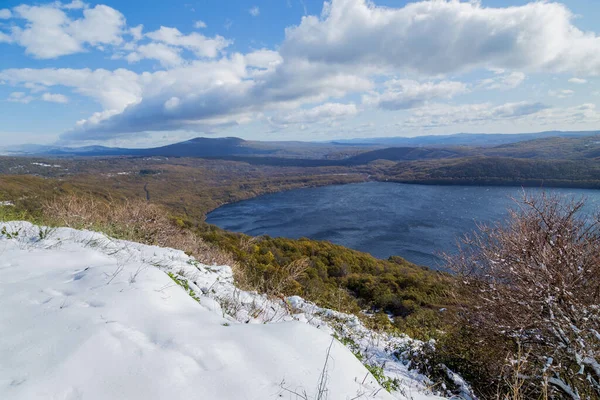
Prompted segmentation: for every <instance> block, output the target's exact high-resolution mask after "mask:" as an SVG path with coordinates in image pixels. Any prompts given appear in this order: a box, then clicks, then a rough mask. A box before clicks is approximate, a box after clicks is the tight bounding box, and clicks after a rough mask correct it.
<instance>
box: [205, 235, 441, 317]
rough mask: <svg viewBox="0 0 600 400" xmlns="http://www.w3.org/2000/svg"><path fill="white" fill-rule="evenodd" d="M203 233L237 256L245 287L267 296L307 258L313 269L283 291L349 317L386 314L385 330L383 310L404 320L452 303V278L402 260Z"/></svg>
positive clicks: (305, 243)
mask: <svg viewBox="0 0 600 400" xmlns="http://www.w3.org/2000/svg"><path fill="white" fill-rule="evenodd" d="M199 234H200V235H201V237H202V238H203V239H204V240H205V241H208V242H210V243H213V244H215V245H217V246H219V247H220V248H221V249H223V250H226V251H228V252H230V253H231V254H233V255H234V257H235V259H236V260H237V261H238V262H239V264H240V265H241V266H243V269H244V283H246V284H247V285H248V286H250V287H252V288H255V289H256V290H259V291H263V292H264V291H265V289H266V288H265V287H261V284H263V283H264V282H268V281H269V280H272V279H274V277H278V276H281V275H284V274H286V273H287V271H286V268H285V266H286V265H289V264H290V263H292V262H294V261H296V260H299V259H306V260H307V262H308V268H307V269H306V270H305V271H304V273H303V274H302V275H301V276H300V277H298V278H296V279H294V281H293V282H291V283H290V284H288V285H287V286H286V287H284V288H283V293H281V294H282V295H285V296H290V295H301V296H303V297H305V298H306V299H308V300H311V301H314V302H315V303H317V304H318V305H320V306H322V307H327V308H332V309H334V310H339V311H343V312H349V313H358V312H359V311H360V310H362V309H369V310H373V311H376V312H377V311H381V312H382V313H380V314H376V320H374V319H373V318H372V320H374V321H373V322H372V323H373V324H375V325H377V326H379V327H381V328H391V323H390V322H389V319H388V318H387V315H385V314H384V313H383V312H386V313H389V314H391V315H392V316H394V317H399V318H400V319H403V318H407V317H409V316H411V315H413V314H415V313H417V312H418V311H420V310H424V309H431V310H434V309H435V310H437V309H438V308H440V307H443V306H444V305H445V304H447V302H448V299H447V297H446V296H447V293H446V286H447V285H445V281H446V280H447V279H450V277H449V276H447V275H445V274H442V273H439V272H434V271H430V270H428V269H426V268H422V267H418V266H415V265H413V264H411V263H409V262H407V261H406V260H404V259H401V258H399V257H394V258H391V259H390V260H380V259H377V258H375V257H373V256H371V255H369V254H367V253H362V252H359V251H355V250H350V249H347V248H345V247H342V246H338V245H335V244H332V243H330V242H325V241H316V240H310V239H305V238H303V239H299V240H294V239H286V238H271V237H268V236H263V237H259V238H250V237H248V236H245V235H242V234H235V233H230V232H226V231H223V230H221V229H219V228H216V227H214V226H210V225H203V226H201V227H200V228H199ZM261 289H262V290H261ZM401 326H402V325H401Z"/></svg>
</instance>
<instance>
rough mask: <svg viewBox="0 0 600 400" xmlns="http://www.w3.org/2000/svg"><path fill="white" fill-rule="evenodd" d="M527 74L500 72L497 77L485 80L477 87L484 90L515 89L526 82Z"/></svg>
mask: <svg viewBox="0 0 600 400" xmlns="http://www.w3.org/2000/svg"><path fill="white" fill-rule="evenodd" d="M525 77H526V76H525V74H524V73H522V72H518V71H514V72H510V73H504V71H498V72H497V74H496V76H494V77H493V78H488V79H483V80H482V81H480V82H479V84H478V85H477V86H478V87H479V88H482V89H488V90H493V89H500V90H507V89H514V88H516V87H517V86H519V85H521V83H523V81H525Z"/></svg>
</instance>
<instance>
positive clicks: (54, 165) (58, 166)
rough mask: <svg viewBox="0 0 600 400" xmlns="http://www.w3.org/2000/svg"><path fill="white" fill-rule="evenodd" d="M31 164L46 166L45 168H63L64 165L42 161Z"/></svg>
mask: <svg viewBox="0 0 600 400" xmlns="http://www.w3.org/2000/svg"><path fill="white" fill-rule="evenodd" d="M31 165H37V166H38V167H44V168H62V165H58V164H46V163H40V162H32V163H31Z"/></svg>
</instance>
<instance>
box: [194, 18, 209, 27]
mask: <svg viewBox="0 0 600 400" xmlns="http://www.w3.org/2000/svg"><path fill="white" fill-rule="evenodd" d="M194 28H196V29H204V28H206V22H204V21H200V20H198V21H196V22H194Z"/></svg>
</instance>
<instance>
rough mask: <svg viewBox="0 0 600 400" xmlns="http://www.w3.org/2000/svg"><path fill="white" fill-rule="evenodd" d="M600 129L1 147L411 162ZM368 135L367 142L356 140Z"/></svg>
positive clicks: (538, 153) (587, 142)
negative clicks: (130, 145)
mask: <svg viewBox="0 0 600 400" xmlns="http://www.w3.org/2000/svg"><path fill="white" fill-rule="evenodd" d="M599 135H600V131H593V132H559V131H549V132H540V133H524V134H510V135H509V134H470V133H461V134H455V135H442V136H421V137H414V138H402V137H397V138H374V139H351V140H346V141H337V142H292V141H287V142H286V141H280V142H267V141H247V140H243V139H240V138H236V137H227V138H203V137H199V138H195V139H191V140H187V141H185V142H180V143H174V144H170V145H167V146H161V147H154V148H147V149H128V148H118V147H104V146H87V147H60V146H38V145H24V146H16V147H10V148H5V149H3V150H4V151H3V153H5V154H9V155H36V156H138V157H151V156H163V157H200V158H226V159H231V160H238V161H248V162H251V163H258V164H269V165H289V166H292V165H297V166H317V165H360V164H366V163H369V162H371V161H375V160H389V161H414V160H432V159H442V158H456V157H464V156H476V155H486V156H502V157H517V158H561V159H575V158H595V157H598V156H599V155H600V149H599V146H598V143H600V136H599ZM361 140H365V141H366V140H368V142H361Z"/></svg>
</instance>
